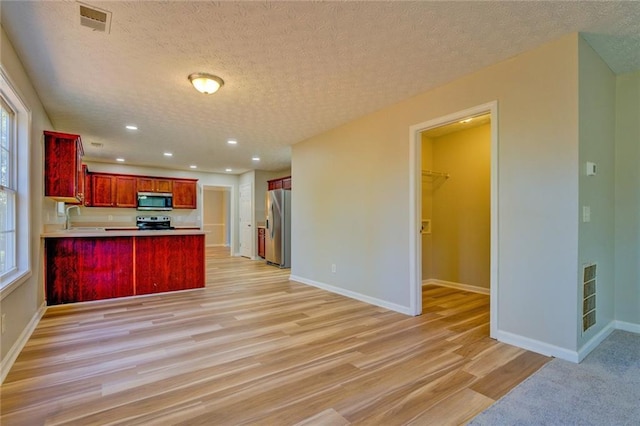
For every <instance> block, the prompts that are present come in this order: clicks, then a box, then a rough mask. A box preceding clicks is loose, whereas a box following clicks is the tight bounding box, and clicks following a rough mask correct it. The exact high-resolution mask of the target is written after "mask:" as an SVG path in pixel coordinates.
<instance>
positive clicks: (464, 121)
mask: <svg viewBox="0 0 640 426" xmlns="http://www.w3.org/2000/svg"><path fill="white" fill-rule="evenodd" d="M471 120H473V118H467V119H465V120H461V121H460V124H466V123H468V122H470V121H471Z"/></svg>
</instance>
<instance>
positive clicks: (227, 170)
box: [224, 169, 233, 172]
mask: <svg viewBox="0 0 640 426" xmlns="http://www.w3.org/2000/svg"><path fill="white" fill-rule="evenodd" d="M224 171H225V172H232V171H233V170H231V169H224Z"/></svg>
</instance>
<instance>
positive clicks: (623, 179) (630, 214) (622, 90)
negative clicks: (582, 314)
mask: <svg viewBox="0 0 640 426" xmlns="http://www.w3.org/2000/svg"><path fill="white" fill-rule="evenodd" d="M616 83H617V84H616V94H617V97H616V111H617V116H616V119H617V120H616V138H615V142H616V155H615V166H616V170H615V222H616V224H615V280H616V289H615V316H616V319H617V320H618V321H620V322H624V323H626V324H627V325H629V328H630V329H635V331H640V261H638V259H640V190H639V188H640V72H636V73H633V74H627V75H622V76H619V77H618V78H617V82H616ZM634 327H635V328H634Z"/></svg>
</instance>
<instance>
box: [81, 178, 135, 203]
mask: <svg viewBox="0 0 640 426" xmlns="http://www.w3.org/2000/svg"><path fill="white" fill-rule="evenodd" d="M90 192H91V204H90V206H91V207H136V178H135V177H134V176H127V175H112V174H108V173H91V191H90Z"/></svg>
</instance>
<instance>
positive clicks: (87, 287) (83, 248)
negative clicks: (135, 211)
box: [45, 237, 133, 305]
mask: <svg viewBox="0 0 640 426" xmlns="http://www.w3.org/2000/svg"><path fill="white" fill-rule="evenodd" d="M45 250H46V259H45V268H46V283H47V285H46V287H47V304H48V305H59V304H62V303H71V302H86V301H88V300H100V299H110V298H114V297H123V296H132V295H133V286H132V285H131V284H132V283H133V237H113V238H50V239H47V240H45Z"/></svg>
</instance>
